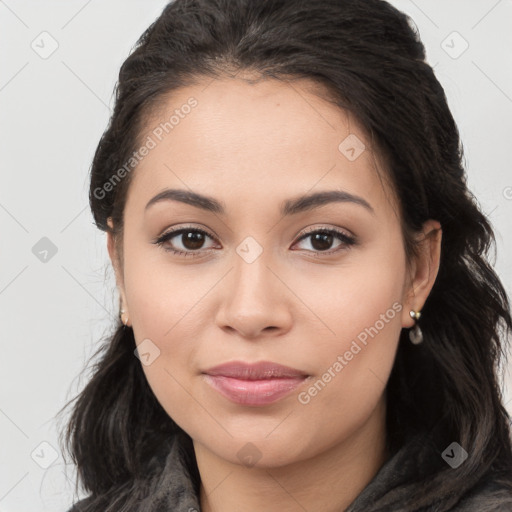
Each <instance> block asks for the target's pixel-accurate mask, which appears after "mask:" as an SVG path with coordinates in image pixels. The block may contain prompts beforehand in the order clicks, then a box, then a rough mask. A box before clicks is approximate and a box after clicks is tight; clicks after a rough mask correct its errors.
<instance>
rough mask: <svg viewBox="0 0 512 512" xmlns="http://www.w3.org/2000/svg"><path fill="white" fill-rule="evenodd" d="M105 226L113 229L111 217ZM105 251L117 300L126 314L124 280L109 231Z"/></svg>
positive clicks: (115, 247)
mask: <svg viewBox="0 0 512 512" xmlns="http://www.w3.org/2000/svg"><path fill="white" fill-rule="evenodd" d="M107 224H108V225H109V227H110V229H112V230H113V229H114V223H113V221H112V217H109V218H108V219H107ZM107 249H108V254H109V256H110V261H111V263H112V267H113V268H114V272H115V275H116V284H117V289H118V290H119V298H120V301H121V304H122V307H123V308H124V310H125V312H126V313H127V314H128V304H127V303H126V295H125V291H124V280H123V272H122V269H121V260H120V257H119V252H118V250H117V246H116V242H115V238H114V235H113V233H112V232H111V231H107Z"/></svg>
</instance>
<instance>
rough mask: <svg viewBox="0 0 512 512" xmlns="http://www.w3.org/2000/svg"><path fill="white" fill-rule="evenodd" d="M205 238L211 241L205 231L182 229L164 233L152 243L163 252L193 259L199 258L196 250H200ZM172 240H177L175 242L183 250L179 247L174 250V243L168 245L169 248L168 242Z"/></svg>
mask: <svg viewBox="0 0 512 512" xmlns="http://www.w3.org/2000/svg"><path fill="white" fill-rule="evenodd" d="M180 235H181V236H180ZM205 237H207V238H212V239H213V237H212V236H211V235H209V234H208V233H207V232H206V231H204V230H202V229H199V228H193V227H184V228H179V229H174V230H172V231H168V232H167V233H164V234H163V235H162V236H160V237H159V238H157V239H156V240H155V241H154V242H153V243H154V244H156V245H158V246H160V247H162V248H163V249H164V250H165V251H168V252H171V253H173V254H177V255H180V256H190V257H192V258H193V257H195V256H199V252H198V250H199V249H201V248H202V245H203V244H204V240H205ZM173 238H177V239H178V240H177V242H178V243H181V245H182V246H183V247H184V249H181V248H180V247H178V248H177V249H176V248H174V247H173V245H174V244H175V242H173V243H172V244H170V247H169V242H170V241H171V240H172V239H173Z"/></svg>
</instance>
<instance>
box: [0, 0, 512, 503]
mask: <svg viewBox="0 0 512 512" xmlns="http://www.w3.org/2000/svg"><path fill="white" fill-rule="evenodd" d="M255 1H258V0H255ZM166 3H167V2H166V1H165V0H158V1H157V0H151V1H147V0H145V1H142V0H108V1H107V0H103V1H101V2H100V1H99V0H85V1H84V0H80V1H77V0H69V1H67V2H61V1H59V2H57V1H40V0H38V1H16V0H5V1H1V0H0V41H1V43H0V44H1V45H2V48H3V52H2V53H1V54H0V69H1V74H0V109H1V110H0V112H1V124H0V129H1V140H2V152H1V154H0V158H1V161H2V163H1V178H2V180H1V187H0V233H1V238H2V244H1V246H2V250H1V251H0V269H1V270H0V315H1V316H0V326H1V328H2V341H1V354H0V376H1V385H0V433H1V436H0V512H22V511H23V512H25V511H28V510H30V511H31V512H42V511H65V510H66V509H67V508H68V507H69V506H70V504H71V501H72V497H73V494H72V493H73V482H74V476H75V474H74V469H73V467H72V466H71V465H69V466H67V467H66V466H65V464H64V460H63V458H62V455H61V453H60V447H59V444H58V440H57V432H58V429H60V428H62V426H63V425H62V423H57V421H56V419H55V415H56V413H57V411H58V410H59V409H60V408H61V407H62V406H63V405H64V403H65V401H67V400H69V399H71V398H72V397H74V396H75V395H76V393H77V392H78V391H79V390H80V389H81V388H82V386H83V385H84V384H85V382H86V378H87V373H86V374H84V375H83V377H82V378H81V379H79V374H80V372H81V370H82V369H83V367H84V364H85V362H86V360H87V358H88V357H89V356H90V355H91V354H92V353H93V352H94V351H95V349H96V347H97V346H98V343H99V341H100V339H101V337H102V336H103V335H105V334H106V333H107V332H108V329H109V326H110V325H111V322H112V319H113V315H115V313H116V311H117V296H116V294H115V282H114V278H113V272H112V270H111V268H110V264H109V261H108V255H107V251H106V245H105V242H106V239H105V235H104V233H102V232H100V231H98V230H97V229H96V228H95V227H94V226H93V224H92V216H91V214H90V212H89V208H88V171H89V166H90V163H91V159H92V156H93V152H94V150H95V148H96V145H97V143H98V141H99V138H100V136H101V134H102V132H103V130H104V129H105V127H106V125H107V122H108V119H109V114H110V107H111V106H112V101H111V100H112V91H113V87H114V84H115V80H116V78H117V74H118V71H119V67H120V65H121V63H122V62H123V60H124V59H125V58H126V57H127V55H128V53H129V51H130V49H131V48H132V47H133V45H134V44H135V42H136V40H137V38H138V37H139V36H140V35H141V34H142V32H143V31H144V30H145V29H146V28H147V26H148V25H149V24H150V23H151V22H152V21H153V20H154V19H155V18H156V17H157V16H158V14H159V13H160V12H161V9H162V8H163V6H164V5H165V4H166ZM391 3H392V4H393V5H395V6H396V7H398V8H399V9H401V10H403V11H404V12H406V13H407V14H409V15H410V16H411V17H412V18H413V20H414V22H415V24H416V25H417V27H418V30H419V32H420V35H421V37H422V40H423V42H424V44H425V46H426V49H427V58H428V62H429V63H430V64H431V65H432V66H434V67H435V72H436V75H437V77H438V79H439V80H440V82H441V84H442V85H443V87H444V88H445V91H446V94H447V97H448V101H449V105H450V107H451V109H452V112H453V114H454V117H455V119H456V121H457V123H458V126H459V129H460V133H461V137H462V140H463V143H464V148H465V154H466V163H467V168H468V175H469V179H468V182H469V186H470V188H471V190H472V191H473V192H474V194H475V196H476V197H477V199H478V201H479V203H480V205H481V207H482V209H483V210H484V212H486V213H487V214H488V215H489V216H490V219H491V221H492V223H493V225H494V227H495V230H496V236H497V259H496V263H495V268H496V270H497V272H498V274H499V275H500V277H501V278H502V280H503V282H504V284H505V286H506V288H507V291H508V292H509V293H511V292H512V287H511V284H512V279H511V278H512V268H511V264H510V261H511V255H512V232H511V230H512V228H511V224H510V218H511V215H512V173H511V162H512V157H511V154H510V147H511V139H510V135H511V134H512V60H511V54H510V49H511V48H512V32H511V31H510V27H511V26H512V1H510V0H499V1H496V0H472V1H468V0H451V1H450V2H447V1H443V0H428V1H427V0H415V1H412V0H393V1H392V2H391ZM466 47H467V48H466ZM41 239H43V240H41ZM44 250H46V251H48V252H47V253H44V252H42V251H44ZM41 258H43V259H44V258H46V261H42V260H41ZM511 370H512V367H511V366H509V367H508V368H507V369H506V373H505V372H504V391H505V402H507V405H506V407H507V409H508V410H509V411H510V412H511V413H512V386H511V384H512V379H511V374H512V371H511ZM65 417H67V416H65ZM65 417H64V418H65Z"/></svg>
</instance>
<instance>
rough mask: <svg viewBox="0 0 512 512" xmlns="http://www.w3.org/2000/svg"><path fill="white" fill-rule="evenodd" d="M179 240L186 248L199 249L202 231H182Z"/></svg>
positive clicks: (201, 241)
mask: <svg viewBox="0 0 512 512" xmlns="http://www.w3.org/2000/svg"><path fill="white" fill-rule="evenodd" d="M181 241H182V242H183V245H184V246H185V247H186V248H187V249H191V250H192V249H200V248H201V245H202V243H203V241H204V237H203V234H202V233H199V232H197V231H187V232H186V233H183V235H182V237H181Z"/></svg>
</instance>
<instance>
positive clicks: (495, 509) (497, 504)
mask: <svg viewBox="0 0 512 512" xmlns="http://www.w3.org/2000/svg"><path fill="white" fill-rule="evenodd" d="M452 510H453V512H481V511H484V510H485V511H486V512H512V481H510V483H509V485H507V484H505V483H502V482H500V481H499V480H495V479H491V480H486V481H485V482H482V483H481V484H479V485H477V486H475V487H474V488H473V490H472V491H471V492H470V493H468V494H467V495H466V496H465V497H464V498H463V499H462V500H461V501H460V502H459V503H458V504H457V505H456V506H455V507H454V508H453V509H452Z"/></svg>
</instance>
